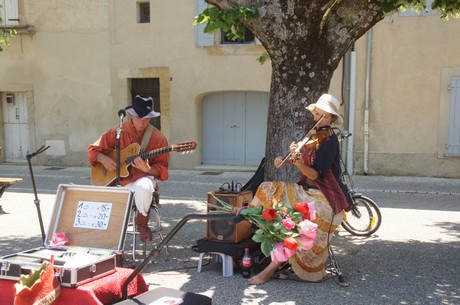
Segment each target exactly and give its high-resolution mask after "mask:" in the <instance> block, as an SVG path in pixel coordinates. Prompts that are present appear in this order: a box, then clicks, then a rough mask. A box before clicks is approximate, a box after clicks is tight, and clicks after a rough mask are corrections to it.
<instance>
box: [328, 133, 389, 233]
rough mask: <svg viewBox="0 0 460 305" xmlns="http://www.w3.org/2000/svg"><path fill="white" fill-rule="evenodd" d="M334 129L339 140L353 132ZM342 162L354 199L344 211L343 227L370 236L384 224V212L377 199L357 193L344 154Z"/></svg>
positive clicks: (345, 178) (343, 174) (344, 181)
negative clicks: (349, 207)
mask: <svg viewBox="0 0 460 305" xmlns="http://www.w3.org/2000/svg"><path fill="white" fill-rule="evenodd" d="M334 131H335V133H336V135H337V137H338V138H339V142H342V141H344V140H346V139H347V138H349V137H351V133H348V132H342V131H341V130H340V129H339V128H337V127H334ZM340 164H341V167H342V177H341V179H342V182H343V183H344V184H346V186H347V187H348V189H349V191H350V195H351V197H352V199H353V204H352V207H351V209H350V211H348V212H345V211H344V215H343V221H342V227H343V228H344V229H345V230H346V231H348V232H349V233H350V234H353V235H356V236H369V235H371V234H373V233H375V232H377V230H378V229H379V228H380V225H381V224H382V213H381V212H380V208H379V207H378V205H377V203H375V201H373V200H372V199H370V198H369V197H366V196H364V195H362V194H361V193H357V192H356V191H355V190H354V189H353V186H354V185H353V180H352V178H351V175H350V174H349V173H348V171H347V169H346V166H345V163H344V162H343V159H342V156H340Z"/></svg>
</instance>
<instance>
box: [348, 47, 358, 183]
mask: <svg viewBox="0 0 460 305" xmlns="http://www.w3.org/2000/svg"><path fill="white" fill-rule="evenodd" d="M348 105H349V108H348V132H350V133H351V134H352V135H353V134H354V132H355V109H356V51H354V50H353V51H351V54H350V93H349V99H348ZM353 147H354V137H350V138H348V141H347V172H348V173H350V175H353V174H354V169H353Z"/></svg>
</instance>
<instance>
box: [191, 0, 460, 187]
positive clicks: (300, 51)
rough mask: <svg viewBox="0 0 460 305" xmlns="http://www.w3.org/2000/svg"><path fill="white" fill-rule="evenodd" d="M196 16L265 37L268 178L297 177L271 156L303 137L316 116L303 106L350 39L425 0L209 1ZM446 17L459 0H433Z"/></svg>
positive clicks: (323, 88)
mask: <svg viewBox="0 0 460 305" xmlns="http://www.w3.org/2000/svg"><path fill="white" fill-rule="evenodd" d="M205 1H206V2H207V3H208V4H211V5H212V6H210V7H208V9H206V10H205V11H204V12H203V13H201V14H199V15H198V16H197V17H196V22H197V23H206V27H205V32H212V31H214V30H216V29H218V28H223V29H224V31H225V32H226V34H227V36H229V37H237V36H238V35H240V34H241V29H242V28H243V27H246V28H248V29H249V30H251V32H252V33H253V34H254V35H255V36H256V37H257V38H258V39H259V40H260V42H261V43H262V45H263V46H264V47H265V50H266V52H267V54H268V56H269V58H270V60H271V65H272V78H271V87H270V100H269V110H268V111H269V113H268V120H267V140H266V151H265V157H266V161H267V163H266V166H265V177H266V179H270V180H284V181H296V179H297V178H298V177H297V172H296V171H294V170H293V169H292V167H283V168H282V169H279V170H274V165H273V160H274V158H275V157H276V156H280V155H281V156H282V155H284V154H285V153H286V151H287V149H288V147H289V144H290V142H291V141H292V140H293V139H300V138H301V136H302V135H304V134H305V132H306V127H311V126H313V120H312V118H311V116H310V114H309V113H308V112H307V111H306V110H305V107H306V106H307V105H308V104H310V103H312V102H315V101H316V100H317V99H318V98H319V96H321V94H323V93H326V92H328V90H329V86H330V82H331V79H332V76H333V73H334V71H335V70H336V68H337V66H338V65H339V63H340V61H341V60H342V58H343V56H344V55H345V54H346V52H347V51H348V50H350V48H351V47H352V45H353V44H354V43H355V42H356V40H358V39H359V38H360V37H361V36H362V35H364V34H365V33H366V32H367V31H368V30H369V29H371V28H372V27H373V26H374V25H375V24H376V23H377V22H379V21H381V20H383V19H384V18H385V16H386V15H387V14H391V13H394V12H396V11H397V10H398V9H402V10H404V9H406V8H408V7H409V6H411V7H412V8H413V9H415V10H422V9H425V8H426V1H425V0H406V1H403V0H356V1H349V0H311V1H296V0H270V1H261V0H205ZM431 8H432V9H434V10H437V11H439V12H440V15H441V18H445V19H448V18H449V17H454V18H458V17H459V16H460V1H457V0H434V2H433V3H432V5H431Z"/></svg>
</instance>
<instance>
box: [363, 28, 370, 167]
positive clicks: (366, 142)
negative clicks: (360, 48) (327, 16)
mask: <svg viewBox="0 0 460 305" xmlns="http://www.w3.org/2000/svg"><path fill="white" fill-rule="evenodd" d="M366 53H367V54H366V88H365V99H364V175H367V174H368V172H369V166H368V161H369V80H370V74H371V55H372V28H371V29H370V30H369V31H367V52H366Z"/></svg>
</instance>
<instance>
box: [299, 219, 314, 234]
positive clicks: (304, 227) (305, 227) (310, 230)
mask: <svg viewBox="0 0 460 305" xmlns="http://www.w3.org/2000/svg"><path fill="white" fill-rule="evenodd" d="M299 227H300V233H301V234H302V235H303V236H306V237H308V238H310V239H314V238H315V236H316V228H318V225H317V224H316V223H313V222H311V221H309V220H306V219H305V220H302V221H301V222H300V223H299Z"/></svg>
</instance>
